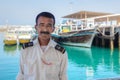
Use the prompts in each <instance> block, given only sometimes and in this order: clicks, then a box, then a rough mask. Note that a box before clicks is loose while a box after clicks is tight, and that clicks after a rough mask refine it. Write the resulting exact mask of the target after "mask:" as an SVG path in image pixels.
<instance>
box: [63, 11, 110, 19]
mask: <svg viewBox="0 0 120 80" xmlns="http://www.w3.org/2000/svg"><path fill="white" fill-rule="evenodd" d="M110 14H112V13H103V12H92V11H79V12H76V13H73V14H69V15H66V16H63V17H62V18H74V19H85V18H91V17H97V16H104V15H110Z"/></svg>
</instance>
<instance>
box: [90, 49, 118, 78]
mask: <svg viewBox="0 0 120 80" xmlns="http://www.w3.org/2000/svg"><path fill="white" fill-rule="evenodd" d="M92 55H93V61H94V62H93V63H94V65H93V68H94V71H95V75H96V76H97V77H96V78H103V77H115V76H118V74H120V69H119V67H120V64H119V59H120V57H119V51H118V49H114V50H110V49H108V48H97V47H94V48H92Z"/></svg>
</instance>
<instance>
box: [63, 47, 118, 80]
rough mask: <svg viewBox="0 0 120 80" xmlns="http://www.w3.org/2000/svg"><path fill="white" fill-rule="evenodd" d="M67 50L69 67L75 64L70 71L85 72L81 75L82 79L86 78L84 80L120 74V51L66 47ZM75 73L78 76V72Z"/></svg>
mask: <svg viewBox="0 0 120 80" xmlns="http://www.w3.org/2000/svg"><path fill="white" fill-rule="evenodd" d="M65 48H66V50H67V52H68V58H69V63H70V64H69V65H71V64H72V65H73V64H74V66H73V68H72V67H70V69H74V67H75V69H78V71H80V73H81V72H82V71H84V73H83V74H81V75H82V76H81V77H84V78H82V79H91V78H92V79H93V78H94V79H99V78H107V77H115V76H118V75H119V74H120V51H119V50H118V49H114V50H110V49H108V48H99V47H92V48H80V47H73V46H65ZM80 68H81V69H82V70H81V69H80ZM70 71H71V70H70ZM70 71H68V72H70ZM73 71H76V75H77V74H78V72H77V70H73ZM69 75H71V73H69ZM72 75H73V74H72ZM79 76H80V75H79ZM73 79H74V78H73Z"/></svg>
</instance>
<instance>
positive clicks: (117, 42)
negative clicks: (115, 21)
mask: <svg viewBox="0 0 120 80" xmlns="http://www.w3.org/2000/svg"><path fill="white" fill-rule="evenodd" d="M98 32H99V33H97V34H96V36H95V38H94V40H93V45H94V46H99V47H109V48H110V49H112V50H113V49H114V48H116V47H117V48H119V49H120V26H108V27H107V26H106V27H101V28H99V29H98Z"/></svg>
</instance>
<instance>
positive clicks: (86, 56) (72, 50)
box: [65, 46, 93, 66]
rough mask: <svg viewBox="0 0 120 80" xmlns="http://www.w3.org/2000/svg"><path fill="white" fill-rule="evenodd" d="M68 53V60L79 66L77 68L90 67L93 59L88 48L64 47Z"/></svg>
mask: <svg viewBox="0 0 120 80" xmlns="http://www.w3.org/2000/svg"><path fill="white" fill-rule="evenodd" d="M65 48H66V49H67V52H68V58H69V60H71V61H72V62H74V63H76V64H79V66H92V64H93V60H92V59H93V58H92V54H91V49H90V48H80V47H72V46H65Z"/></svg>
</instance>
